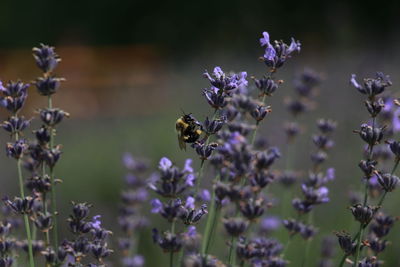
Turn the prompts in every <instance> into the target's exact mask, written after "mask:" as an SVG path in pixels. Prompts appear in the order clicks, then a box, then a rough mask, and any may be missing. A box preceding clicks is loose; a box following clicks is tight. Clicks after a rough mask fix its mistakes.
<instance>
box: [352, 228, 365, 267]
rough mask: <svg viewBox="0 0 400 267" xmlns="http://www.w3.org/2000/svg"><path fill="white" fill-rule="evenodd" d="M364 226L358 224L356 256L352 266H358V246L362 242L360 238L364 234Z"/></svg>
mask: <svg viewBox="0 0 400 267" xmlns="http://www.w3.org/2000/svg"><path fill="white" fill-rule="evenodd" d="M364 229H365V227H364V225H363V224H362V223H360V230H359V232H360V235H359V236H358V238H357V246H356V256H355V258H354V266H355V267H356V266H358V259H359V257H360V246H361V241H362V236H363V234H364Z"/></svg>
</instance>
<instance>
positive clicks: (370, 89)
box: [337, 72, 398, 266]
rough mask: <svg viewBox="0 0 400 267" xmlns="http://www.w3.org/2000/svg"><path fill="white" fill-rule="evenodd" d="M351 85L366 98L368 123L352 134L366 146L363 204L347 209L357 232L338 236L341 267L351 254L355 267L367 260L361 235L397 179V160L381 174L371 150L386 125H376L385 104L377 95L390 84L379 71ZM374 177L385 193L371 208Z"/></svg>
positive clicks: (363, 163) (393, 149) (378, 140)
mask: <svg viewBox="0 0 400 267" xmlns="http://www.w3.org/2000/svg"><path fill="white" fill-rule="evenodd" d="M350 83H351V84H352V85H353V86H354V87H355V88H356V89H357V90H358V91H359V92H360V93H362V94H363V95H365V96H366V97H367V99H366V100H365V106H366V108H367V111H368V113H369V115H370V122H369V123H364V124H362V125H361V127H360V130H358V131H355V132H356V133H358V134H359V136H360V137H361V139H362V140H363V141H364V142H365V143H366V144H367V153H366V159H365V160H362V161H361V162H360V164H359V167H360V169H361V170H362V172H363V174H364V177H363V182H364V184H365V185H364V194H363V195H364V197H363V200H362V203H357V204H354V205H353V206H352V207H350V210H351V212H352V214H353V216H354V219H355V220H356V221H358V222H359V230H358V232H357V233H356V234H355V235H354V237H351V236H350V235H349V234H347V233H338V234H337V235H338V239H339V244H340V247H341V248H342V250H343V251H344V252H345V255H344V256H343V258H342V260H341V261H340V266H343V264H344V263H345V261H346V258H347V257H348V256H350V255H354V262H353V265H354V266H358V265H359V264H362V263H363V262H367V261H369V260H370V259H369V258H364V259H362V260H361V261H359V260H360V256H361V255H362V253H361V252H362V251H361V249H362V244H363V239H364V232H365V229H366V228H367V226H368V225H369V224H370V222H371V221H372V220H373V219H374V217H375V215H376V214H377V212H378V210H379V209H380V208H381V206H382V204H383V201H384V199H385V196H386V193H387V192H391V191H393V190H394V188H395V186H396V184H397V182H398V178H397V177H396V176H394V172H395V170H396V168H397V165H398V160H397V157H396V162H395V164H394V167H393V169H392V171H391V173H388V174H383V173H382V172H381V171H379V170H378V169H377V164H378V162H377V161H376V160H374V159H373V153H374V147H375V146H376V145H377V144H379V143H380V142H381V141H382V140H383V137H384V131H385V128H386V126H379V125H378V122H377V120H376V118H377V116H378V115H379V114H380V113H381V111H382V110H384V107H385V103H384V101H383V99H382V98H381V97H379V95H380V94H382V93H383V92H384V91H385V89H386V88H387V87H389V86H391V85H392V82H391V81H390V79H389V77H388V76H385V75H384V74H383V73H380V72H378V73H377V74H376V76H375V78H366V79H364V81H363V84H359V83H358V81H357V80H356V75H354V74H353V75H352V76H351V79H350ZM395 147H396V142H393V143H392V145H391V150H392V152H393V153H394V154H395V155H396V153H395V151H396V149H395ZM374 176H376V177H377V180H378V182H379V184H380V185H381V186H382V189H383V191H384V193H383V195H382V197H381V200H380V201H379V203H378V206H372V205H370V204H369V188H370V184H371V180H372V179H373V177H374Z"/></svg>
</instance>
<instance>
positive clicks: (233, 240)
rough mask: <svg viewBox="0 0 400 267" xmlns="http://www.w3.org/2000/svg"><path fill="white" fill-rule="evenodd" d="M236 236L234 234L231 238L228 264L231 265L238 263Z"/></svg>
mask: <svg viewBox="0 0 400 267" xmlns="http://www.w3.org/2000/svg"><path fill="white" fill-rule="evenodd" d="M235 244H236V237H235V236H232V238H231V247H230V248H229V256H228V262H229V264H228V266H229V267H234V266H235V265H236V263H235V261H236V257H235V253H234V250H235V247H236V245H235Z"/></svg>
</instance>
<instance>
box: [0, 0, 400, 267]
mask: <svg viewBox="0 0 400 267" xmlns="http://www.w3.org/2000/svg"><path fill="white" fill-rule="evenodd" d="M121 3H122V2H121ZM3 5H4V6H3V7H9V8H13V6H12V5H6V4H3ZM99 5H100V4H99ZM333 6H335V5H333V4H332V6H331V7H333ZM275 7H276V8H282V10H284V9H285V8H284V7H277V6H275ZM335 7H336V8H337V9H335V8H332V9H331V11H329V12H328V11H323V12H326V13H324V14H325V15H326V16H327V17H326V18H325V17H324V19H322V18H320V19H321V21H323V22H324V23H328V24H329V23H332V25H331V24H329V25H331V26H332V27H333V26H335V25H336V23H338V24H337V25H339V22H336V21H335V22H332V21H330V20H329V19H328V18H329V15H331V16H333V15H334V14H339V13H340V12H339V11H343V12H344V11H345V10H351V9H350V7H349V9H347V8H345V7H344V6H340V5H337V6H335ZM395 7H396V6H395V5H394V6H392V8H393V9H394V8H395ZM49 8H50V10H51V7H47V9H49ZM65 8H66V10H67V7H66V6H65ZM127 8H128V7H127ZM132 8H133V7H132ZM137 8H139V10H140V8H143V10H146V9H145V7H137ZM159 8H161V7H159ZM230 8H231V10H232V11H237V10H239V7H237V6H235V5H234V4H232V6H231V7H230ZM299 8H300V7H299ZM315 8H316V9H317V10H325V9H324V8H323V7H322V6H316V7H315ZM364 8H365V10H370V9H368V8H369V6H368V4H366V6H365V7H364ZM371 8H372V7H371ZM389 9H390V8H389V6H387V7H385V8H383V7H381V8H380V9H378V10H377V13H376V14H377V17H376V18H375V19H376V21H378V20H379V18H380V17H379V14H380V13H379V12H384V11H387V10H389ZM45 10H46V9H45ZM96 10H97V12H98V13H97V14H101V12H102V11H100V9H96ZM157 10H158V9H157ZM179 10H180V9H179ZM332 10H336V11H332ZM110 12H111V14H113V12H114V11H113V10H112V9H111V10H110ZM136 12H137V11H136ZM155 12H156V13H157V12H158V11H155ZM171 12H173V11H171ZM247 12H249V11H246V10H244V11H243V13H242V15H243V18H247V20H243V21H242V22H241V21H240V20H239V21H231V20H229V19H227V18H228V17H224V16H221V18H219V19H217V20H215V23H216V25H218V27H217V26H216V27H215V28H214V29H213V28H209V29H208V31H209V34H210V37H209V38H208V37H207V35H205V33H204V29H203V28H202V27H199V28H197V29H196V30H194V33H197V34H198V36H197V37H196V36H191V37H188V36H187V35H186V31H185V27H187V26H185V25H181V24H179V25H180V26H179V27H182V28H179V27H178V28H177V29H175V30H172V29H171V30H169V33H170V35H169V36H164V35H163V34H162V33H161V32H159V33H158V34H159V35H157V38H160V39H157V38H155V37H154V38H155V39H151V38H150V37H149V36H148V35H147V34H145V33H144V31H143V32H142V31H141V30H139V29H138V27H139V26H140V25H143V21H141V20H140V19H139V17H140V15H139V13H136V15H137V16H138V18H137V19H136V20H135V21H130V22H128V20H127V18H126V17H124V16H122V17H121V18H120V19H121V20H122V21H121V25H120V26H121V27H120V28H119V31H120V32H121V35H123V34H126V31H127V28H125V26H123V25H125V24H123V22H125V23H131V24H132V25H133V26H135V27H136V28H134V30H133V29H132V35H131V37H129V38H131V39H129V38H128V37H126V36H125V39H119V38H118V35H115V36H114V35H113V36H111V32H110V31H109V30H108V29H107V27H106V26H104V25H103V27H104V30H105V33H106V35H107V34H108V35H110V36H109V37H108V39H107V38H106V37H104V36H102V37H101V38H104V39H101V38H100V37H99V36H100V35H96V34H97V33H96V30H95V29H97V28H96V27H94V26H93V25H92V24H90V23H89V22H83V21H81V22H80V23H81V25H82V27H84V28H83V29H84V31H85V32H86V33H87V36H89V37H90V38H93V39H92V40H89V39H85V38H84V37H83V36H84V34H82V32H80V31H79V30H77V28H74V27H73V25H74V23H78V22H77V21H79V19H78V20H77V21H75V22H74V21H73V20H67V19H65V25H68V27H69V28H68V27H65V25H64V26H63V25H61V24H55V25H54V29H53V28H52V27H49V26H46V27H45V28H46V29H47V30H46V31H45V33H39V32H40V31H39V30H35V32H37V36H35V37H32V36H31V37H29V36H30V35H29V34H28V28H26V29H25V28H23V27H22V26H20V25H19V24H18V23H17V24H16V29H19V30H20V31H21V32H25V33H26V34H25V35H24V38H22V37H21V38H18V37H15V38H14V43H13V42H11V41H10V40H4V41H2V42H0V105H1V110H0V115H1V121H2V123H1V128H2V133H1V134H0V140H1V141H2V144H3V146H4V149H3V153H1V154H0V158H1V160H0V166H1V168H2V170H3V175H2V186H1V187H0V195H1V199H2V201H1V203H0V204H1V213H0V267H1V266H5V267H8V266H10V267H11V266H29V267H33V266H46V267H52V266H91V267H94V266H122V267H140V266H188V267H194V266H196V267H197V266H199V267H200V266H210V267H211V266H257V267H259V266H270V267H275V266H304V267H306V266H321V267H328V266H357V267H370V266H374V267H375V266H400V257H399V256H398V255H397V254H398V251H399V250H400V245H399V241H400V230H399V225H398V218H399V217H398V216H400V214H399V209H398V203H400V195H399V193H398V190H399V189H398V188H397V187H398V186H399V178H398V175H399V169H398V165H399V162H400V138H399V136H400V135H399V134H400V133H399V132H400V99H399V94H398V92H397V91H398V90H397V88H398V87H397V86H398V84H399V83H400V80H399V78H398V77H400V72H399V68H398V66H397V65H398V62H399V59H400V53H399V51H398V49H397V46H396V44H397V43H398V41H397V39H396V37H395V36H396V34H395V33H396V32H395V30H393V31H391V28H388V27H386V28H384V27H383V26H385V25H386V24H385V23H388V22H389V21H390V20H389V18H386V20H384V19H380V20H379V23H380V25H382V28H381V29H379V31H378V30H376V29H375V28H374V27H370V30H371V36H370V38H366V37H364V36H363V34H362V33H363V29H362V24H358V23H361V21H364V20H362V18H361V17H357V16H355V14H356V13H348V14H352V15H351V16H350V15H349V16H348V17H347V20H344V21H342V23H343V25H347V27H348V28H347V29H348V31H349V32H346V31H345V30H344V28H335V27H333V28H335V30H334V31H332V36H329V37H327V36H326V34H325V33H322V30H321V29H322V28H321V27H323V25H325V24H323V22H321V25H320V26H317V25H316V26H315V29H313V30H311V28H310V27H311V26H310V25H311V24H312V23H311V24H309V23H308V22H307V21H305V22H301V24H302V25H303V26H304V27H303V28H299V26H297V27H295V26H292V27H290V26H291V23H289V22H286V23H287V24H282V25H279V23H274V22H272V19H271V21H269V20H268V19H265V21H264V20H262V19H254V20H251V19H250V18H251V15H249V14H251V12H250V13H247ZM307 12H308V11H307ZM310 12H311V11H310ZM321 12H322V11H321ZM330 12H331V13H330ZM360 12H361V11H360ZM246 14H247V15H246ZM344 14H347V13H344ZM357 14H358V13H357ZM386 14H388V13H386ZM114 15H115V14H114ZM26 16H27V18H29V14H26ZM77 16H79V12H78V13H77ZM110 16H112V15H110ZM344 16H345V15H344ZM359 16H361V15H359ZM387 16H389V17H390V14H388V15H387ZM95 18H96V19H95ZM224 18H225V19H226V20H224ZM317 18H318V17H315V19H317ZM93 19H94V21H96V20H97V17H93ZM161 19H162V15H161V17H159V20H160V21H161ZM169 19H170V20H169ZM184 19H185V20H187V23H188V24H189V25H191V23H193V24H195V23H197V22H198V21H197V17H196V16H193V17H192V18H189V17H185V18H184ZM291 19H292V20H293V21H294V20H295V18H291ZM4 20H5V21H7V20H8V18H7V17H6V18H5V19H4ZM61 20H62V21H64V18H63V16H62V15H61ZM115 20H117V19H116V18H115ZM292 20H289V21H292ZM167 21H168V22H169V23H171V25H178V24H174V23H177V22H175V20H174V19H173V18H168V19H167ZM244 21H245V22H244ZM35 23H36V24H37V23H39V22H34V23H33V25H36V24H35ZM110 23H116V22H115V21H114V22H110ZM153 23H155V24H154V25H161V23H160V24H159V22H158V20H156V22H153ZM205 23H206V24H205V25H204V27H205V26H207V25H208V24H207V23H209V22H205ZM229 23H232V26H233V25H235V26H236V29H237V32H234V31H232V29H230V30H228V29H227V30H226V32H224V29H225V28H224V27H228V26H227V24H228V25H229ZM365 23H367V22H365ZM56 25H58V27H60V28H62V29H64V32H62V31H60V30H59V33H57V34H56V31H57V30H56ZM154 25H153V24H151V23H149V24H148V25H147V26H146V27H149V29H150V28H151V27H153V26H154ZM239 25H242V26H243V28H241V27H239ZM365 25H367V24H365ZM63 27H64V28H63ZM318 27H320V28H318ZM228 28H229V27H228ZM247 28H251V30H250V31H246V29H247ZM38 29H40V28H38ZM307 29H310V30H307ZM53 31H54V32H53ZM213 31H214V32H213ZM0 32H2V33H4V34H8V30H7V29H6V28H1V27H0ZM117 32H118V31H117ZM133 32H135V33H136V32H139V33H136V34H135V35H134V34H133ZM392 33H393V34H392ZM114 34H115V33H114ZM236 34H242V35H240V36H243V37H244V38H239V37H238V36H239V35H236ZM373 34H376V35H375V37H374V35H373ZM10 36H12V35H10ZM65 36H67V37H69V38H66V37H65ZM96 36H97V37H96ZM160 36H164V37H163V38H161V37H160ZM179 36H181V37H182V38H183V37H185V38H187V39H186V40H187V41H186V43H181V42H180V41H179V40H180V37H179ZM211 36H213V37H211ZM89 37H87V38H89ZM200 37H201V38H200ZM378 37H379V38H378ZM96 38H97V39H96ZM121 38H122V37H121ZM141 38H142V39H141ZM174 38H175V39H174ZM364 38H365V39H364ZM367 39H368V41H365V40H367Z"/></svg>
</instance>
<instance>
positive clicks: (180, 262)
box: [178, 225, 187, 266]
mask: <svg viewBox="0 0 400 267" xmlns="http://www.w3.org/2000/svg"><path fill="white" fill-rule="evenodd" d="M186 228H187V227H186V225H185V232H186ZM184 250H185V247H182V248H181V250H180V251H179V253H178V266H182V265H183V263H182V261H183V254H184Z"/></svg>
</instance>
